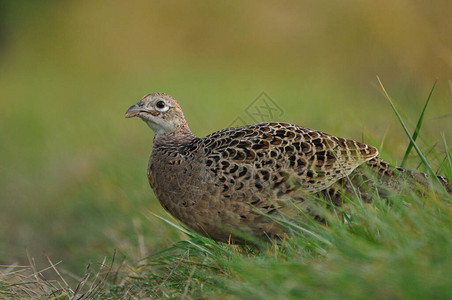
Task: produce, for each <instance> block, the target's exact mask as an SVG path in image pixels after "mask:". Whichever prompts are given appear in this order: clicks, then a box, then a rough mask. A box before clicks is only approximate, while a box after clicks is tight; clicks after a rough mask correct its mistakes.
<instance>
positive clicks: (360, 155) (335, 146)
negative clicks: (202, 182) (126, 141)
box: [202, 123, 378, 194]
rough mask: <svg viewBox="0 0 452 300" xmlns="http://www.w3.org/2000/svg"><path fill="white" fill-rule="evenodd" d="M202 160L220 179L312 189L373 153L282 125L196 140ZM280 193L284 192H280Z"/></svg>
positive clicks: (363, 146)
mask: <svg viewBox="0 0 452 300" xmlns="http://www.w3.org/2000/svg"><path fill="white" fill-rule="evenodd" d="M202 142H203V149H204V157H206V160H205V163H206V166H207V167H208V169H210V171H212V173H213V174H214V176H216V177H217V178H218V179H219V180H220V181H222V182H225V181H226V182H227V181H228V180H233V181H240V180H242V181H244V182H246V181H250V180H251V181H253V183H254V184H259V182H262V183H264V184H270V186H271V187H274V188H277V187H279V186H282V183H288V182H289V181H290V184H286V187H285V188H286V189H293V186H297V187H298V188H301V189H302V190H303V191H306V192H318V191H321V190H324V189H326V188H327V187H329V186H330V185H332V184H333V183H334V182H336V181H338V180H339V179H341V178H343V177H345V176H347V175H349V174H350V173H351V172H352V171H353V170H354V169H355V168H357V167H358V166H359V165H361V164H362V163H364V162H366V161H368V160H370V159H372V158H374V157H376V156H377V155H378V151H377V149H376V148H374V147H372V146H369V145H366V144H363V143H359V142H356V141H353V140H348V139H343V138H339V137H335V136H331V135H328V134H326V133H323V132H320V131H316V130H312V129H308V128H304V127H300V126H297V125H292V124H286V123H260V124H256V125H251V126H244V127H237V128H229V129H225V130H222V131H218V132H215V133H213V134H211V135H208V136H206V137H205V138H203V139H202ZM283 193H284V194H285V192H284V191H283Z"/></svg>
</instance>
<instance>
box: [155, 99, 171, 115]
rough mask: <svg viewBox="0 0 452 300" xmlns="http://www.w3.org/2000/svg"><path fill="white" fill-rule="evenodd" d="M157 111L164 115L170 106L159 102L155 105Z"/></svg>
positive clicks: (161, 101)
mask: <svg viewBox="0 0 452 300" xmlns="http://www.w3.org/2000/svg"><path fill="white" fill-rule="evenodd" d="M155 109H156V110H158V111H159V112H162V113H164V112H166V111H168V109H169V106H168V104H166V102H165V101H163V100H159V101H157V102H156V103H155Z"/></svg>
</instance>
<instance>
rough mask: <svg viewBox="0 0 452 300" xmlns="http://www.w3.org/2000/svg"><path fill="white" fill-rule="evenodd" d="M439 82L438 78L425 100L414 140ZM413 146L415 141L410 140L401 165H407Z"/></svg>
mask: <svg viewBox="0 0 452 300" xmlns="http://www.w3.org/2000/svg"><path fill="white" fill-rule="evenodd" d="M437 82H438V80H435V83H434V84H433V87H432V89H431V90H430V93H429V94H428V97H427V101H425V104H424V108H423V109H422V112H421V115H420V116H419V120H418V121H417V125H416V129H415V130H414V133H413V141H416V139H417V136H418V134H419V131H420V130H421V126H422V120H424V113H425V110H426V109H427V105H428V103H429V102H430V99H431V98H432V94H433V91H434V90H435V86H436V83H437ZM412 148H413V143H412V142H411V140H410V143H409V144H408V147H407V148H406V151H405V155H404V156H403V160H402V163H401V164H400V166H401V167H403V166H404V165H405V163H406V160H407V159H408V155H409V154H410V151H411V149H412Z"/></svg>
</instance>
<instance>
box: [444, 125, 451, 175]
mask: <svg viewBox="0 0 452 300" xmlns="http://www.w3.org/2000/svg"><path fill="white" fill-rule="evenodd" d="M441 137H442V138H443V145H444V152H445V153H446V161H447V168H446V171H449V172H447V173H446V177H447V178H449V180H451V176H452V159H451V156H452V154H451V153H450V152H449V146H447V142H446V136H445V135H444V133H442V134H441Z"/></svg>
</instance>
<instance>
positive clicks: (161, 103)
mask: <svg viewBox="0 0 452 300" xmlns="http://www.w3.org/2000/svg"><path fill="white" fill-rule="evenodd" d="M155 107H157V108H159V109H162V108H164V107H165V102H163V101H158V102H157V103H156V104H155Z"/></svg>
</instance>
